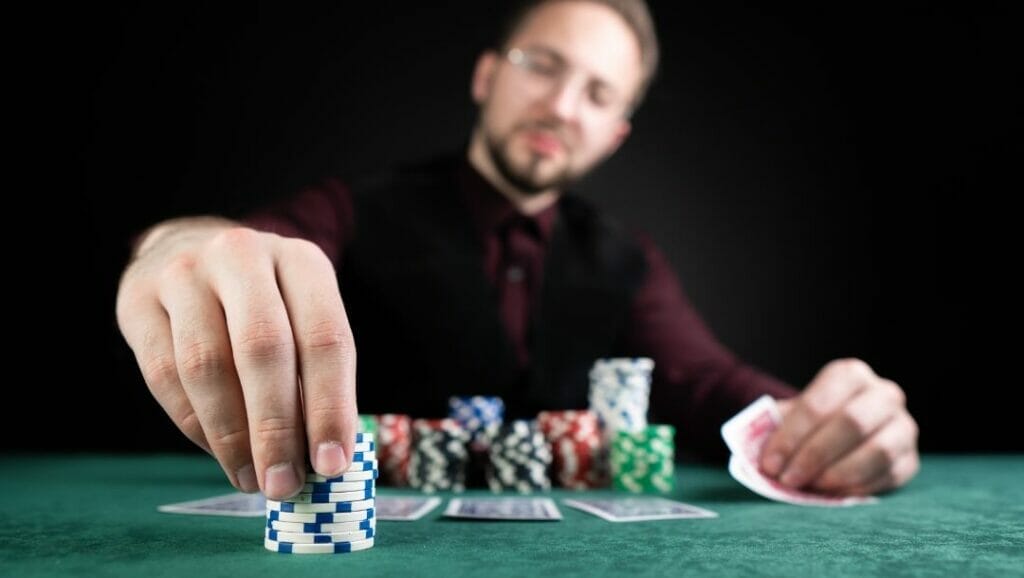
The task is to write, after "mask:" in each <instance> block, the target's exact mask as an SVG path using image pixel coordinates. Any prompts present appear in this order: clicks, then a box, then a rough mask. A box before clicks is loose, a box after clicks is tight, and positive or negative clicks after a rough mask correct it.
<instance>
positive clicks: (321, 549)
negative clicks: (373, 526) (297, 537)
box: [263, 538, 374, 554]
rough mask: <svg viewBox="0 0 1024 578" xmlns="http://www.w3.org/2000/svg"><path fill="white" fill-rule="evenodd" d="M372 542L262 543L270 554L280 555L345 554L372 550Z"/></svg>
mask: <svg viewBox="0 0 1024 578" xmlns="http://www.w3.org/2000/svg"><path fill="white" fill-rule="evenodd" d="M373 540H374V538H370V539H367V540H359V541H357V542H334V543H333V544H290V543H288V542H277V541H275V540H271V539H269V538H267V539H265V540H264V541H263V546H264V547H265V548H266V549H267V550H270V551H271V552H280V553H281V554H347V553H349V552H358V551H359V550H368V549H370V548H373Z"/></svg>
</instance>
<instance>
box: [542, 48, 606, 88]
mask: <svg viewBox="0 0 1024 578" xmlns="http://www.w3.org/2000/svg"><path fill="white" fill-rule="evenodd" d="M523 49H524V50H529V51H531V52H542V53H544V56H549V57H551V58H553V59H555V60H557V61H558V62H559V64H569V59H567V58H566V57H565V56H563V55H562V53H561V52H559V51H558V50H556V49H554V48H552V47H551V46H549V45H547V44H527V45H526V46H524V47H523ZM587 73H588V74H589V76H590V81H591V83H592V84H595V83H596V84H597V85H598V86H600V87H602V88H607V89H609V90H612V91H615V92H619V91H620V89H619V88H618V87H617V86H616V85H615V83H613V82H611V81H609V80H608V79H607V78H605V77H603V76H601V75H600V74H597V73H595V72H593V71H590V70H588V71H587Z"/></svg>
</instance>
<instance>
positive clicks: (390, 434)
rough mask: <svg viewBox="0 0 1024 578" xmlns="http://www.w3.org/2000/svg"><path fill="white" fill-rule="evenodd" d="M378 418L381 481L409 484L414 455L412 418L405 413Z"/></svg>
mask: <svg viewBox="0 0 1024 578" xmlns="http://www.w3.org/2000/svg"><path fill="white" fill-rule="evenodd" d="M375 417H376V420H377V453H378V455H379V458H378V459H379V460H380V462H381V483H382V484H385V485H390V486H396V487H402V486H407V485H409V460H410V458H411V456H412V418H411V417H409V416H408V415H403V414H382V415H378V416H375Z"/></svg>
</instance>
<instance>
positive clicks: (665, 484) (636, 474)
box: [610, 425, 675, 493]
mask: <svg viewBox="0 0 1024 578" xmlns="http://www.w3.org/2000/svg"><path fill="white" fill-rule="evenodd" d="M610 462H611V474H612V486H613V487H614V488H615V489H617V490H626V491H629V492H638V493H639V492H662V493H666V492H671V491H672V490H673V488H674V487H675V472H674V468H675V428H674V427H672V426H670V425H650V426H647V427H645V428H644V429H643V430H641V431H638V432H628V431H619V432H616V434H615V439H614V440H613V441H612V445H611V454H610Z"/></svg>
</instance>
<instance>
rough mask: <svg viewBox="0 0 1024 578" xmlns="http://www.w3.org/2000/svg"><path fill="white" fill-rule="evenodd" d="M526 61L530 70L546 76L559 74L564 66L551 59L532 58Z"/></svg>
mask: <svg viewBox="0 0 1024 578" xmlns="http://www.w3.org/2000/svg"><path fill="white" fill-rule="evenodd" d="M526 62H527V66H528V68H529V69H530V70H532V71H533V72H536V73H537V74H541V75H544V76H558V75H559V74H561V71H562V67H561V66H559V65H558V63H557V62H555V61H553V60H550V59H546V58H530V59H528V60H527V61H526Z"/></svg>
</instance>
